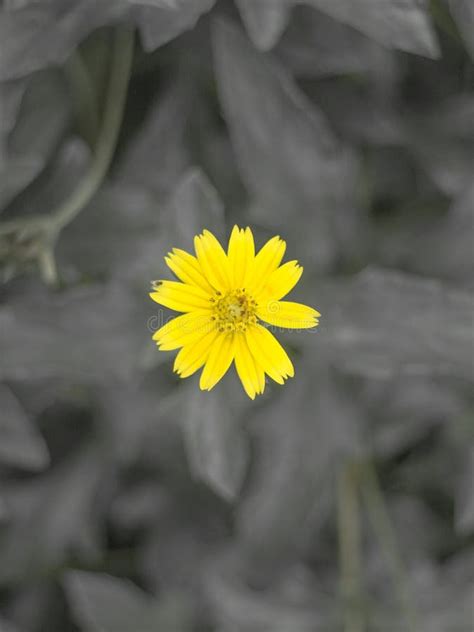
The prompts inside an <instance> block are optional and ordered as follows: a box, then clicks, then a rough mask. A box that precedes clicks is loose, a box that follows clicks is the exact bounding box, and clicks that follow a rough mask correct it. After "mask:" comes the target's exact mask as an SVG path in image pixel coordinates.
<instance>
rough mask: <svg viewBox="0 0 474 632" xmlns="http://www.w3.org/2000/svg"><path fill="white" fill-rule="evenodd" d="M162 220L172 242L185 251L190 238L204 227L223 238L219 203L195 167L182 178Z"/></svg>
mask: <svg viewBox="0 0 474 632" xmlns="http://www.w3.org/2000/svg"><path fill="white" fill-rule="evenodd" d="M162 221H163V228H165V229H167V230H166V233H167V236H168V235H169V239H170V240H171V241H172V243H174V244H176V245H178V246H179V247H180V248H183V249H185V250H189V249H191V248H192V247H193V237H194V235H197V234H199V233H200V232H202V230H203V229H204V228H208V229H209V230H211V231H212V232H213V233H214V234H215V235H216V236H217V237H218V238H219V239H222V238H223V237H224V236H225V230H224V208H223V205H222V201H221V200H220V198H219V196H218V194H217V191H216V190H215V189H214V187H213V186H212V184H211V183H210V182H209V180H208V179H207V178H206V175H205V174H204V173H203V172H202V171H201V170H200V169H197V168H192V169H189V170H188V171H187V172H186V173H185V174H184V175H183V177H182V179H181V180H180V182H179V184H178V186H177V187H176V189H175V190H174V192H173V195H172V197H171V199H170V202H169V204H168V206H167V209H166V212H165V214H164V217H163V220H162Z"/></svg>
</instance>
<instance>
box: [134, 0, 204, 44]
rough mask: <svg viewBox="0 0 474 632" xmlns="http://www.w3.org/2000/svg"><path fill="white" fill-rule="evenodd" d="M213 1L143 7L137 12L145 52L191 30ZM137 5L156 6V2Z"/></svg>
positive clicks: (178, 0)
mask: <svg viewBox="0 0 474 632" xmlns="http://www.w3.org/2000/svg"><path fill="white" fill-rule="evenodd" d="M214 3H215V0H174V2H173V4H172V6H168V7H163V6H162V7H160V6H149V7H148V6H144V7H142V8H140V9H139V10H138V13H137V22H138V25H139V27H140V31H141V36H142V42H143V47H144V48H145V50H147V51H151V50H154V49H155V48H158V46H162V45H163V44H166V43H167V42H169V41H170V40H171V39H173V38H175V37H177V36H178V35H179V34H180V33H182V32H183V31H186V30H188V29H192V28H193V27H194V26H195V25H196V22H197V21H198V19H199V18H200V17H201V15H202V14H203V13H206V12H207V11H210V10H211V8H212V6H213V5H214ZM139 4H150V5H156V4H157V3H156V2H143V1H142V2H140V3H139ZM158 4H160V3H158Z"/></svg>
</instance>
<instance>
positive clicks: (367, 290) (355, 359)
mask: <svg viewBox="0 0 474 632" xmlns="http://www.w3.org/2000/svg"><path fill="white" fill-rule="evenodd" d="M330 285H331V284H329V285H328V286H327V290H328V291H327V293H326V292H325V291H324V289H323V287H322V286H321V299H320V300H319V302H318V308H320V311H321V313H322V314H323V317H322V320H321V323H322V324H321V325H320V327H319V328H318V333H317V335H315V336H313V337H309V338H308V341H309V342H311V346H312V347H313V348H315V349H317V348H320V349H321V350H323V349H326V351H327V352H328V354H329V357H330V360H331V362H333V363H335V364H336V365H337V366H338V367H340V368H343V369H345V370H348V371H351V372H355V373H360V374H362V375H367V376H371V377H380V376H384V375H385V376H386V375H393V374H397V373H400V372H401V373H406V374H412V375H436V374H441V375H443V374H445V375H446V374H447V375H455V376H457V377H460V378H465V379H468V380H472V379H473V378H474V374H473V364H472V357H473V353H474V337H473V327H472V313H473V310H474V297H473V295H472V293H469V292H464V291H461V290H456V289H451V288H449V287H445V286H444V285H443V284H442V283H440V282H438V281H434V280H427V279H423V278H419V277H415V276H410V275H406V274H402V273H398V272H392V271H384V270H377V269H369V270H366V271H364V272H363V273H361V274H359V275H358V276H357V277H356V278H355V280H353V281H349V282H346V283H342V284H341V285H339V287H338V288H337V285H336V286H334V285H333V287H332V289H331V288H330Z"/></svg>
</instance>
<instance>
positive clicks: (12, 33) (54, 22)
mask: <svg viewBox="0 0 474 632" xmlns="http://www.w3.org/2000/svg"><path fill="white" fill-rule="evenodd" d="M124 6H125V4H124V2H122V1H121V0H119V1H117V2H99V3H97V2H94V1H91V0H50V1H49V2H43V3H36V2H35V3H31V4H30V5H29V6H26V7H24V8H21V9H18V10H16V11H8V10H4V11H3V12H2V13H0V41H1V42H2V56H1V58H0V81H5V80H6V79H15V78H17V77H22V76H25V75H28V74H30V73H31V72H33V71H35V70H39V69H41V68H45V67H47V66H58V65H60V64H63V63H64V62H65V61H66V59H67V57H68V56H69V55H70V53H71V52H72V51H73V50H74V48H75V47H76V46H77V45H78V44H79V43H80V42H81V40H83V39H84V38H85V37H86V35H88V34H89V33H90V32H92V31H93V30H95V29H96V28H98V27H99V26H103V25H105V24H110V23H113V22H115V21H116V20H117V19H118V18H120V17H121V16H122V15H123V12H124Z"/></svg>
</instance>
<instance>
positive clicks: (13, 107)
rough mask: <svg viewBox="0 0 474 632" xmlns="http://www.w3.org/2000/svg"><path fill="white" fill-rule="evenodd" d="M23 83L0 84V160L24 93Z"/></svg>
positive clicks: (7, 82)
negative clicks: (0, 113)
mask: <svg viewBox="0 0 474 632" xmlns="http://www.w3.org/2000/svg"><path fill="white" fill-rule="evenodd" d="M25 88H26V86H25V83H24V82H23V81H2V82H0V111H1V112H2V118H1V119H0V159H3V155H4V153H5V151H6V147H5V145H6V139H7V137H8V134H9V133H10V131H11V130H12V128H13V127H14V125H15V123H16V119H17V116H18V110H19V108H20V103H21V99H22V98H23V94H24V92H25Z"/></svg>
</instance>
